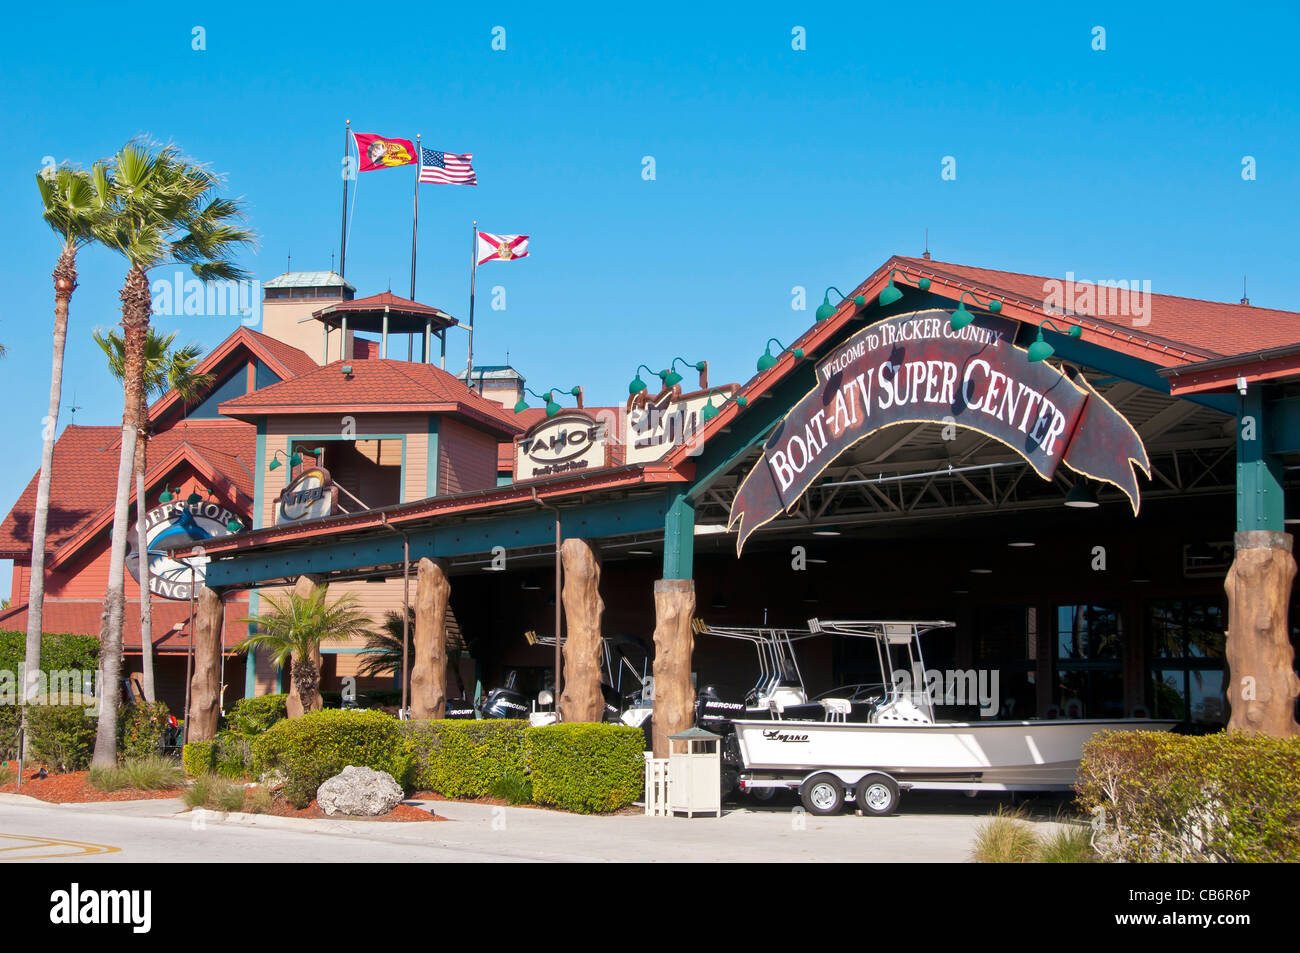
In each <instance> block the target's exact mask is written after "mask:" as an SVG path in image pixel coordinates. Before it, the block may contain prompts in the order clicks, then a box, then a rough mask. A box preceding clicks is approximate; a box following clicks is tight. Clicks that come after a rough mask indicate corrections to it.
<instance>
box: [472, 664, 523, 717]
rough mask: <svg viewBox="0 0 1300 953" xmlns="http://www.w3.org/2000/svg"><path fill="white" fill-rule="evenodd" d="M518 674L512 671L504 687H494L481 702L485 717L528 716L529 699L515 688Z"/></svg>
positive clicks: (480, 706) (480, 709) (480, 707)
mask: <svg viewBox="0 0 1300 953" xmlns="http://www.w3.org/2000/svg"><path fill="white" fill-rule="evenodd" d="M517 679H518V674H517V673H516V672H514V671H511V672H510V674H509V675H507V676H506V684H505V686H504V687H502V688H494V689H492V691H490V692H488V693H487V697H485V698H484V699H483V700H482V701H481V702H480V704H479V711H480V712H481V713H482V715H483V717H484V718H527V717H528V700H527V699H526V698H524V696H523V695H522V694H521V693H519V692H518V691H516V690H515V682H516V680H517Z"/></svg>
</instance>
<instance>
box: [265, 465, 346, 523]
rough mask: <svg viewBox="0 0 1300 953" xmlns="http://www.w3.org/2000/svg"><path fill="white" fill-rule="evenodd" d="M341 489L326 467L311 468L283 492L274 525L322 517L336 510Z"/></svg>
mask: <svg viewBox="0 0 1300 953" xmlns="http://www.w3.org/2000/svg"><path fill="white" fill-rule="evenodd" d="M337 498H338V490H337V489H335V487H334V481H333V480H332V479H331V478H330V474H329V471H328V470H326V469H325V468H324V467H309V468H308V469H306V470H304V471H302V473H300V474H298V477H297V479H295V480H293V481H292V482H291V483H290V484H289V485H288V486H286V487H285V488H284V489H283V490H281V491H280V500H279V503H278V504H277V505H276V508H275V525H276V526H280V525H282V524H284V523H298V522H301V521H302V520H314V519H319V518H320V517H322V516H329V515H330V513H332V512H334V504H335V502H336V500H337Z"/></svg>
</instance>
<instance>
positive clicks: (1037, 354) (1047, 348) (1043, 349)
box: [1029, 318, 1083, 361]
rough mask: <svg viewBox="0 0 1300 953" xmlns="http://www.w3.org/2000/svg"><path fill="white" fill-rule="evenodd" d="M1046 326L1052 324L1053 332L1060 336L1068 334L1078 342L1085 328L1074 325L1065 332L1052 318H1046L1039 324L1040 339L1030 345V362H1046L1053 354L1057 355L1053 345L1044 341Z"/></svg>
mask: <svg viewBox="0 0 1300 953" xmlns="http://www.w3.org/2000/svg"><path fill="white" fill-rule="evenodd" d="M1044 324H1050V325H1051V326H1052V330H1053V331H1055V332H1057V333H1058V334H1068V335H1069V336H1070V337H1072V338H1074V339H1075V340H1076V341H1077V340H1078V339H1079V338H1081V337H1083V328H1082V327H1081V326H1079V325H1077V324H1076V325H1073V326H1072V327H1071V328H1070V329H1069V330H1065V329H1063V328H1059V327H1057V325H1056V322H1055V321H1053V320H1052V319H1051V318H1044V319H1043V320H1042V321H1040V322H1039V324H1038V337H1037V338H1036V339H1035V340H1034V343H1033V344H1031V345H1029V360H1030V361H1045V360H1047V359H1048V358H1049V357H1051V356H1052V355H1053V354H1055V353H1056V349H1055V348H1054V347H1052V345H1050V344H1048V343H1047V342H1046V341H1044V340H1043V325H1044Z"/></svg>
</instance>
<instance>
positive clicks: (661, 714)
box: [653, 579, 695, 758]
mask: <svg viewBox="0 0 1300 953" xmlns="http://www.w3.org/2000/svg"><path fill="white" fill-rule="evenodd" d="M694 614H695V581H694V580H692V579H658V580H656V581H655V663H654V676H655V708H654V737H653V748H654V756H655V757H656V758H666V757H668V737H669V736H670V735H675V734H677V732H679V731H685V730H686V729H688V728H690V727H691V725H692V724H693V723H694V721H695V689H694V687H693V686H692V685H691V653H692V652H693V651H694V648H695V633H694V632H693V631H692V629H691V618H692V616H693V615H694Z"/></svg>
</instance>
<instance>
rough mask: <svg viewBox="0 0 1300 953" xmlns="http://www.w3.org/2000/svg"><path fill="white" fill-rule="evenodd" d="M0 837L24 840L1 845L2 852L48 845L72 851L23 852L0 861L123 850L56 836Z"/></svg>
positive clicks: (20, 835) (85, 854)
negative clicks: (8, 845) (10, 844)
mask: <svg viewBox="0 0 1300 953" xmlns="http://www.w3.org/2000/svg"><path fill="white" fill-rule="evenodd" d="M0 837H4V838H7V839H8V840H16V841H22V842H23V843H19V844H15V845H13V846H11V847H0V852H2V851H11V850H19V851H21V850H39V849H42V848H47V847H66V848H71V852H70V853H58V854H23V855H21V856H13V857H0V863H3V862H4V861H9V860H49V859H52V858H59V857H90V856H93V855H95V854H116V853H119V852H120V851H121V850H122V848H120V847H113V846H110V845H108V844H90V843H86V842H84V841H75V840H62V839H60V838H56V837H34V836H32V835H31V834H0Z"/></svg>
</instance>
